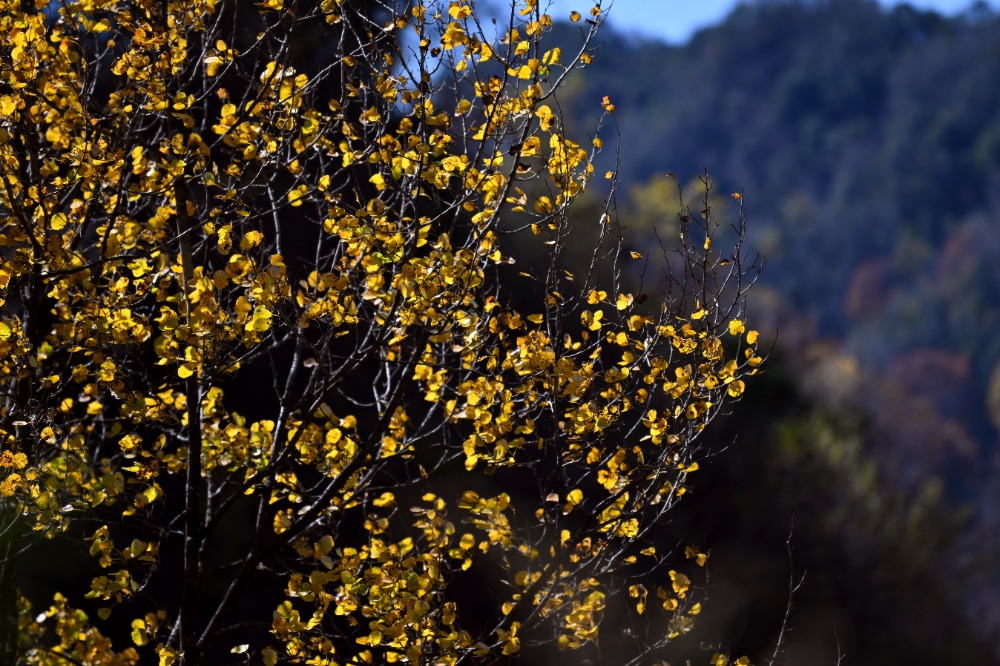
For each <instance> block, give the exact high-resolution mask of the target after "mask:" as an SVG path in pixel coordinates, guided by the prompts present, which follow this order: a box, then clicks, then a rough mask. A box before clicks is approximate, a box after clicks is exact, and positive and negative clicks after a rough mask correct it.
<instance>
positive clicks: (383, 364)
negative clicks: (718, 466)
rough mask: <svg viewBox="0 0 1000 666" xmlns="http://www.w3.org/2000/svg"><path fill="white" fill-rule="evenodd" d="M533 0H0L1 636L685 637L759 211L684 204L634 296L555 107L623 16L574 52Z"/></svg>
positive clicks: (734, 385)
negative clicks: (521, 256)
mask: <svg viewBox="0 0 1000 666" xmlns="http://www.w3.org/2000/svg"><path fill="white" fill-rule="evenodd" d="M542 4H544V3H542ZM542 4H539V3H537V2H536V1H535V0H524V1H523V2H517V3H516V4H514V5H513V6H512V7H511V12H510V17H511V23H510V24H509V25H504V24H501V25H500V26H499V27H496V28H494V27H492V25H491V23H490V22H488V21H486V20H485V17H483V16H481V15H478V14H477V13H476V12H475V11H474V10H473V7H472V6H471V5H470V4H466V3H464V2H461V1H456V2H450V3H437V2H423V1H421V0H415V1H413V2H407V3H399V4H398V5H397V4H391V3H390V4H388V5H385V4H381V3H375V2H372V3H355V2H344V1H341V0H324V1H323V2H306V1H296V0H266V1H264V2H260V3H249V2H235V1H234V2H223V1H221V0H170V1H169V2H159V1H156V2H154V1H151V0H80V1H75V2H63V3H50V2H47V1H38V2H27V1H19V2H12V1H3V0H0V34H3V35H4V37H5V39H4V43H3V46H0V51H2V53H3V59H2V62H0V133H2V142H0V168H2V173H0V246H2V249H0V296H2V301H0V303H2V309H0V367H2V373H0V449H2V451H0V602H2V607H0V661H2V662H3V663H5V664H15V663H16V664H53V665H55V664H60V665H62V664H67V663H71V664H138V663H156V662H157V661H158V662H159V663H160V664H161V665H164V666H169V665H170V664H180V663H184V664H198V663H211V664H222V663H264V664H268V665H271V664H276V663H279V662H280V663H309V664H348V663H351V664H356V663H372V664H381V663H421V664H458V663H508V661H510V660H511V659H513V658H514V657H515V656H517V655H525V656H526V657H528V658H530V656H531V655H532V654H544V652H539V650H541V649H542V648H544V647H545V646H551V647H552V648H553V649H561V650H583V651H584V653H585V654H587V655H590V656H591V657H592V658H595V659H599V658H600V651H599V649H598V648H599V643H598V640H597V639H598V635H599V629H600V627H601V623H602V618H603V616H604V614H605V613H606V612H607V609H609V608H613V609H614V612H615V613H617V614H620V615H622V616H625V617H628V618H629V629H628V632H627V633H626V635H624V636H618V637H617V639H616V640H615V642H614V643H613V645H614V646H615V653H614V655H613V656H608V657H606V658H607V659H610V660H613V662H614V663H616V664H620V663H649V662H650V661H651V660H653V659H654V658H656V657H657V655H660V654H662V653H663V649H664V648H665V647H666V646H668V644H669V643H670V642H671V641H672V639H673V638H675V637H676V636H678V635H680V634H683V633H685V632H687V631H688V630H689V629H690V627H691V625H692V623H693V621H694V619H695V617H696V616H697V615H698V613H699V611H700V608H701V606H700V604H699V602H698V600H697V594H696V593H695V587H696V586H697V585H698V579H697V577H696V576H695V572H697V571H698V567H699V565H704V563H705V558H706V554H705V553H704V552H702V551H701V550H699V549H698V548H697V547H695V546H696V545H695V544H692V545H686V544H682V545H681V546H680V547H677V544H676V543H674V542H673V541H672V540H670V539H665V538H664V536H663V534H662V532H661V531H659V528H660V527H662V526H663V525H664V523H665V520H666V517H667V516H668V515H670V511H671V509H673V508H674V507H675V505H676V504H677V503H678V502H679V501H680V499H681V498H682V497H683V496H684V494H685V492H686V491H687V490H688V484H689V480H690V479H691V475H692V474H693V473H695V472H696V471H697V469H698V467H699V455H698V452H699V437H700V435H701V433H702V432H703V430H704V428H705V426H706V425H707V424H708V423H709V422H710V421H711V420H712V419H713V418H714V417H715V416H716V415H717V414H718V413H719V412H720V410H721V409H722V408H723V406H724V405H725V404H726V403H727V402H728V401H730V400H733V399H736V398H739V397H740V396H741V395H742V394H743V392H744V389H745V387H746V384H745V380H746V379H747V378H748V377H749V376H750V375H753V374H755V373H756V372H757V366H758V365H759V364H760V363H761V361H762V358H761V355H760V353H759V352H758V350H757V337H758V335H757V332H756V331H753V330H750V329H749V328H748V327H747V326H746V324H745V323H744V321H743V319H742V318H743V308H744V297H745V293H746V290H747V289H748V287H749V286H750V284H751V283H752V281H753V279H754V278H755V275H756V273H755V270H756V269H755V266H754V265H753V263H752V262H748V261H747V256H746V250H744V249H742V244H743V241H744V239H745V237H744V227H743V222H744V218H743V216H742V214H741V215H739V219H738V222H737V224H736V226H735V231H734V233H735V236H733V235H732V234H730V237H731V238H733V237H734V244H733V245H732V246H728V247H727V246H725V245H724V244H723V243H721V242H716V243H715V244H713V239H715V238H717V231H718V229H719V224H720V223H719V221H718V220H717V219H716V218H715V217H714V216H713V214H712V210H711V208H710V207H708V206H706V207H705V208H704V210H701V209H700V208H699V210H697V211H681V213H682V214H681V215H680V218H679V220H678V219H676V218H674V219H672V220H669V223H670V224H672V225H677V230H676V233H675V234H674V237H675V238H676V244H674V245H672V246H670V247H668V248H667V251H668V252H669V253H670V258H669V261H668V264H669V266H671V272H670V273H669V274H668V275H666V276H665V282H664V291H666V292H667V293H666V294H665V295H664V296H663V297H662V298H660V297H657V298H655V299H649V301H648V302H647V301H646V298H645V296H644V295H641V294H638V293H635V292H632V291H629V290H628V289H626V288H625V287H624V286H623V282H622V270H623V269H622V265H623V264H624V263H625V262H629V261H638V254H637V253H636V254H635V256H632V254H630V253H628V252H626V251H624V249H623V247H624V245H623V243H624V240H623V233H624V230H623V225H620V224H619V223H618V220H617V217H616V211H615V209H614V207H613V205H612V202H613V201H614V199H613V195H612V196H609V197H608V199H607V200H606V201H605V204H604V205H603V206H601V207H599V210H598V214H596V215H594V216H592V217H586V218H583V217H575V218H574V217H573V216H572V215H571V212H570V206H571V204H572V202H573V201H574V200H575V199H577V198H578V197H579V196H580V195H581V193H582V192H583V191H584V189H585V188H586V187H587V186H588V182H589V180H590V178H591V176H592V174H593V172H594V160H595V158H596V156H597V155H598V154H599V153H600V151H601V148H602V141H601V139H599V138H597V137H596V136H592V137H591V138H589V139H587V140H583V139H581V138H577V139H574V138H572V137H571V136H569V135H567V134H566V133H565V127H564V123H563V121H562V119H561V116H560V114H559V108H560V107H559V104H558V98H557V94H558V91H559V88H560V85H561V84H562V83H563V82H564V80H566V79H565V77H567V76H569V75H571V74H572V73H573V70H575V69H578V68H579V67H581V66H582V65H584V64H587V63H590V62H591V60H592V57H593V54H592V48H591V46H592V44H593V39H594V36H595V31H596V30H597V28H598V26H599V24H600V23H601V22H602V20H603V16H602V14H601V11H600V9H599V8H594V10H593V11H592V12H591V13H590V14H589V15H588V16H586V17H581V16H580V15H578V14H574V15H573V16H572V20H573V21H574V22H575V23H576V25H577V27H576V28H575V29H576V30H577V31H578V32H579V33H580V35H581V39H582V46H581V48H579V49H575V50H572V51H570V50H567V49H560V48H559V47H556V46H552V47H549V46H547V45H546V40H545V36H546V34H547V33H548V32H549V31H550V30H551V29H552V18H551V17H550V16H548V15H546V14H544V13H542ZM581 19H582V20H581ZM594 105H595V106H596V107H597V108H600V104H599V101H595V102H594ZM613 112H614V106H613V103H612V101H610V100H607V99H605V101H604V103H603V109H602V113H603V114H605V115H607V114H611V113H613ZM610 177H611V179H612V182H613V183H614V182H617V181H616V180H615V176H614V174H613V173H612V174H610ZM737 199H738V197H737ZM735 206H736V208H737V209H739V210H742V203H741V202H737V203H736V204H735ZM581 226H582V227H586V229H587V230H588V232H589V231H594V232H595V233H592V234H590V237H592V238H593V239H594V243H593V246H592V247H591V248H590V250H589V254H588V255H587V257H588V259H587V260H585V261H583V263H582V266H583V270H582V271H580V270H577V271H576V272H575V273H573V272H570V271H569V270H568V269H567V267H566V263H565V262H564V256H563V253H564V250H565V248H566V247H567V243H568V241H569V239H570V238H571V237H574V234H575V233H577V229H578V228H579V227H581ZM501 235H504V236H505V237H508V238H511V239H514V240H515V241H516V242H515V243H511V244H510V247H515V248H516V247H532V246H534V247H536V248H541V250H542V253H541V255H542V256H544V258H545V259H546V261H545V263H544V265H543V266H542V268H541V270H535V271H532V272H527V271H523V269H521V267H520V265H519V264H518V255H517V254H516V252H514V251H509V250H508V249H507V247H508V246H507V245H504V246H501V244H500V237H501ZM536 256H537V255H536ZM608 258H611V259H613V261H611V262H610V263H609V262H608ZM579 263H580V262H579V257H576V258H574V265H577V264H579ZM606 266H610V270H607V271H605V268H604V267H606ZM53 544H58V547H53ZM685 546H686V547H685ZM608 640H610V639H608ZM533 651H534V652H533ZM711 660H712V663H713V664H716V665H719V664H725V663H727V658H726V657H725V656H724V655H722V654H716V655H714V656H713V657H711ZM739 663H747V661H746V659H742V660H741V661H740V662H739Z"/></svg>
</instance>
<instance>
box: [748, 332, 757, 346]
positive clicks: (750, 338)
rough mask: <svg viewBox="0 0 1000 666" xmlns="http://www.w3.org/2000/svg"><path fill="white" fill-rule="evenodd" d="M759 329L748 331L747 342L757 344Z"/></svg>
mask: <svg viewBox="0 0 1000 666" xmlns="http://www.w3.org/2000/svg"><path fill="white" fill-rule="evenodd" d="M757 335H758V333H757V331H750V332H748V333H747V344H751V345H752V344H755V343H756V342H757Z"/></svg>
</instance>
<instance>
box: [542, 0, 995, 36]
mask: <svg viewBox="0 0 1000 666" xmlns="http://www.w3.org/2000/svg"><path fill="white" fill-rule="evenodd" d="M546 2H549V4H550V8H549V10H548V13H549V14H551V15H552V16H553V17H554V18H565V17H567V16H569V13H570V11H571V10H574V9H575V10H577V11H580V12H581V13H586V12H587V10H588V9H589V8H590V7H592V6H593V2H588V0H540V3H539V4H540V5H542V6H543V7H544V6H545V4H546ZM880 2H881V3H882V4H883V5H885V6H892V5H895V4H897V3H895V2H886V1H885V0H880ZM603 4H604V5H605V6H607V4H608V3H607V1H605V2H604V3H603ZM737 4H738V0H615V2H614V5H613V6H612V9H611V12H610V14H609V16H610V17H611V18H610V22H611V23H613V24H614V25H615V26H617V27H618V28H620V29H624V30H626V31H632V32H638V33H640V34H642V35H646V36H649V37H659V38H661V39H665V40H666V41H668V42H671V43H675V44H676V43H680V42H683V41H684V40H686V39H687V38H688V37H689V36H690V35H691V33H693V32H694V31H695V30H697V29H698V28H703V27H705V26H708V25H712V24H713V23H717V22H719V21H721V20H722V19H723V17H725V16H726V14H728V13H729V11H730V10H731V9H732V8H733V7H735V6H736V5H737ZM909 4H911V5H913V6H915V7H920V8H922V9H935V10H937V11H939V12H941V13H943V14H954V13H956V12H959V11H961V10H963V9H965V8H967V7H968V6H969V5H971V4H972V0H912V1H911V2H910V3H909ZM989 4H990V5H991V6H993V7H996V6H997V0H993V1H992V2H990V3H989Z"/></svg>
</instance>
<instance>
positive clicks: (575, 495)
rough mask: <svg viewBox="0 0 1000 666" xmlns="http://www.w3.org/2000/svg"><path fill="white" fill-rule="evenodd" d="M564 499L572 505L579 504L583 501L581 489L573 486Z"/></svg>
mask: <svg viewBox="0 0 1000 666" xmlns="http://www.w3.org/2000/svg"><path fill="white" fill-rule="evenodd" d="M566 501H567V502H569V503H570V504H572V505H573V506H577V505H579V504H580V502H582V501H583V491H582V490H580V489H579V488H574V489H573V490H571V491H569V493H568V494H567V495H566Z"/></svg>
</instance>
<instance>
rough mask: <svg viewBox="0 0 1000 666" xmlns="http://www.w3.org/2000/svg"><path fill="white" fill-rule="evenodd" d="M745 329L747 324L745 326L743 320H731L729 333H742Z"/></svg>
mask: <svg viewBox="0 0 1000 666" xmlns="http://www.w3.org/2000/svg"><path fill="white" fill-rule="evenodd" d="M745 330H746V326H744V325H743V322H742V321H740V320H739V319H733V320H732V321H730V322H729V334H730V335H739V334H740V333H742V332H743V331H745Z"/></svg>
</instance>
